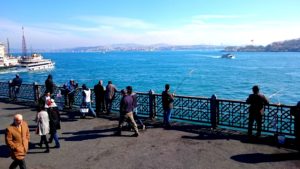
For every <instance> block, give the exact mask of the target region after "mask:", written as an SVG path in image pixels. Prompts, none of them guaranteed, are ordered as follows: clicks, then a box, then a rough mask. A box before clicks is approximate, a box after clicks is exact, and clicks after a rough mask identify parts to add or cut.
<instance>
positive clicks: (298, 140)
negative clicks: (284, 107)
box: [291, 101, 300, 150]
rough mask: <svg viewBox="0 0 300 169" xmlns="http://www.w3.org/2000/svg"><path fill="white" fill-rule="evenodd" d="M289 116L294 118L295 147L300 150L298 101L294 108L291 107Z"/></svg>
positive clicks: (299, 111)
mask: <svg viewBox="0 0 300 169" xmlns="http://www.w3.org/2000/svg"><path fill="white" fill-rule="evenodd" d="M291 115H292V116H294V117H295V118H294V119H295V125H294V132H295V137H296V140H295V141H296V146H297V147H298V149H299V150H300V101H299V102H298V103H297V105H296V106H294V107H292V109H291Z"/></svg>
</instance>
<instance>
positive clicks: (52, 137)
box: [49, 132, 60, 147]
mask: <svg viewBox="0 0 300 169" xmlns="http://www.w3.org/2000/svg"><path fill="white" fill-rule="evenodd" d="M52 139H54V141H55V145H56V146H57V147H60V144H59V140H58V135H57V132H55V133H51V134H50V138H49V142H52Z"/></svg>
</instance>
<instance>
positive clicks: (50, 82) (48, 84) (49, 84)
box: [45, 75, 55, 95]
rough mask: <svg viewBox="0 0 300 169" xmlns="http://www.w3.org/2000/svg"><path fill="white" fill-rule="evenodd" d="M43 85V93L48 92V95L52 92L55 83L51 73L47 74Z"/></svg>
mask: <svg viewBox="0 0 300 169" xmlns="http://www.w3.org/2000/svg"><path fill="white" fill-rule="evenodd" d="M45 87H46V91H45V93H47V92H50V95H52V94H53V93H54V87H55V84H54V82H53V78H52V75H48V77H47V79H46V80H45Z"/></svg>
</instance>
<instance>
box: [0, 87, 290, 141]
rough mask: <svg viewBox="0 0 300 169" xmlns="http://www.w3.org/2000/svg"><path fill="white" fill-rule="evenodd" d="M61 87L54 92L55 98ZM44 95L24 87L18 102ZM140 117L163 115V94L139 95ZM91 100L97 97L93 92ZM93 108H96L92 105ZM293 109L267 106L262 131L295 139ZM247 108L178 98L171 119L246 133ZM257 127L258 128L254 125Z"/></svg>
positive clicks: (3, 91) (3, 90)
mask: <svg viewBox="0 0 300 169" xmlns="http://www.w3.org/2000/svg"><path fill="white" fill-rule="evenodd" d="M61 89H62V88H61V87H57V88H56V89H55V93H54V95H55V96H59V95H57V94H58V93H59V92H60V90H61ZM11 91H12V86H11V85H10V83H9V82H6V83H5V82H0V97H1V98H7V99H11ZM44 92H45V86H44V85H38V84H36V83H33V84H22V85H21V87H20V92H19V94H18V96H17V97H18V99H19V100H22V101H32V102H36V101H37V100H38V98H39V97H40V96H41V95H42V94H43V93H44ZM81 93H82V92H81V88H78V89H77V90H76V93H75V103H74V105H75V106H78V107H79V105H80V104H81V99H82V95H81ZM137 95H138V99H137V101H138V112H139V115H142V116H146V117H150V118H155V117H162V116H163V109H162V100H161V94H153V93H152V92H149V93H140V92H139V93H137ZM92 97H93V100H95V98H94V97H95V95H94V92H93V90H92ZM120 99H121V94H120V92H117V94H116V98H115V100H114V102H113V106H112V110H113V111H115V112H118V111H119V103H120ZM55 101H56V103H58V104H61V105H62V104H63V103H64V98H63V96H62V97H56V98H55ZM93 106H94V105H93ZM291 107H292V106H286V105H275V104H270V105H267V106H266V107H265V113H264V116H263V125H262V131H263V132H266V134H275V133H277V134H284V135H288V136H294V124H295V121H294V117H293V116H291V113H290V112H291ZM248 109H249V105H248V104H247V103H246V102H245V101H236V100H224V99H217V98H216V97H215V96H212V97H211V98H205V97H189V96H176V97H175V102H174V112H173V114H172V119H177V120H183V121H185V122H191V123H201V124H202V125H207V126H212V127H213V128H216V127H219V128H231V129H235V130H244V131H245V130H247V128H248ZM255 128H256V126H255Z"/></svg>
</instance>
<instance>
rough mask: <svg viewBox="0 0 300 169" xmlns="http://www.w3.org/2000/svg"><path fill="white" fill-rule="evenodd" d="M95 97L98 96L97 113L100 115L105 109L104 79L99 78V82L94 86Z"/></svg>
mask: <svg viewBox="0 0 300 169" xmlns="http://www.w3.org/2000/svg"><path fill="white" fill-rule="evenodd" d="M94 92H95V98H96V113H97V115H98V116H99V114H100V113H103V112H104V111H105V104H104V103H105V102H104V97H105V90H104V87H103V81H102V80H99V83H98V84H96V85H95V86H94Z"/></svg>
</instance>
